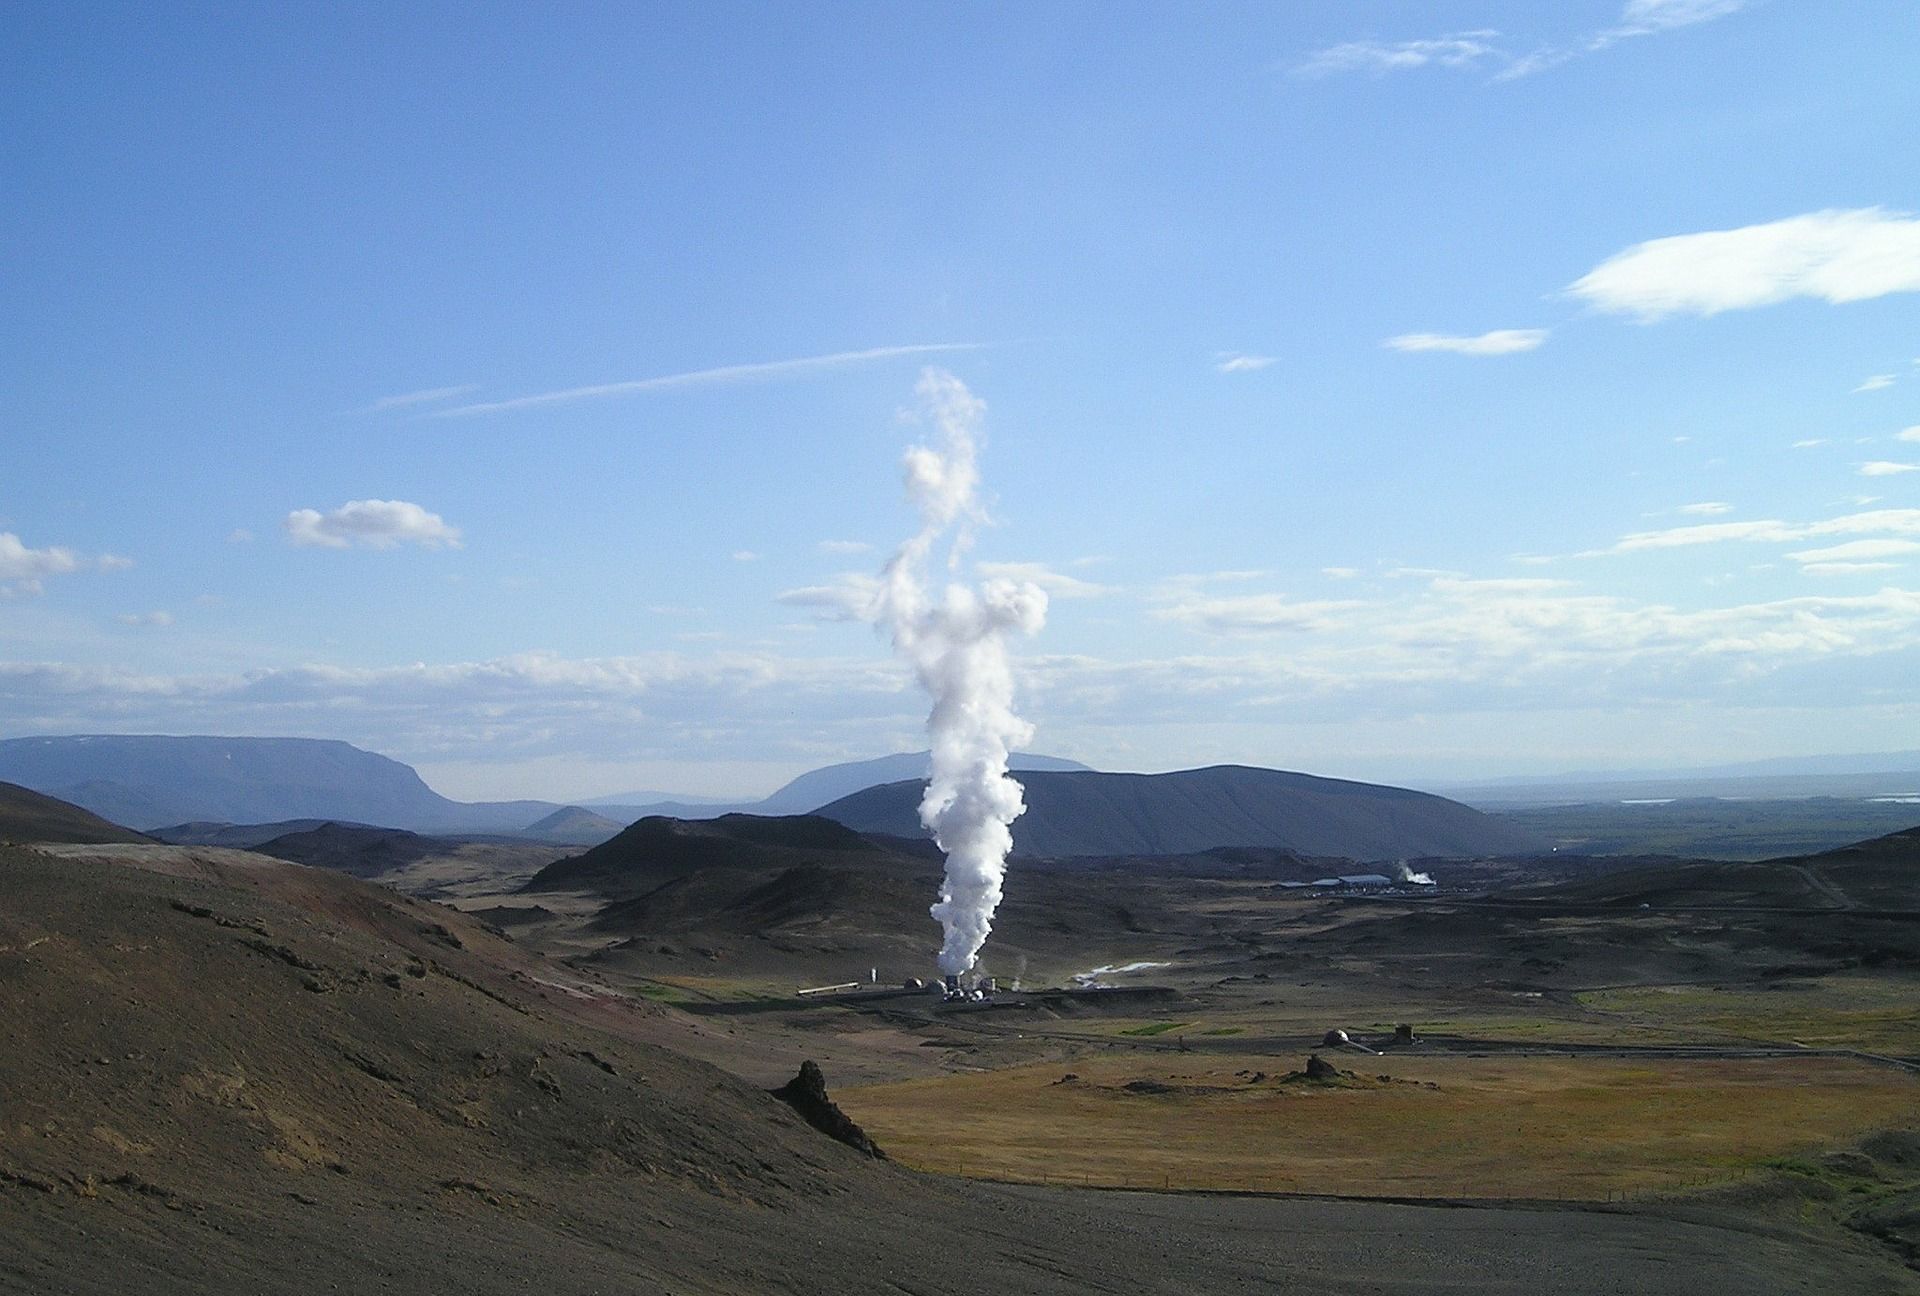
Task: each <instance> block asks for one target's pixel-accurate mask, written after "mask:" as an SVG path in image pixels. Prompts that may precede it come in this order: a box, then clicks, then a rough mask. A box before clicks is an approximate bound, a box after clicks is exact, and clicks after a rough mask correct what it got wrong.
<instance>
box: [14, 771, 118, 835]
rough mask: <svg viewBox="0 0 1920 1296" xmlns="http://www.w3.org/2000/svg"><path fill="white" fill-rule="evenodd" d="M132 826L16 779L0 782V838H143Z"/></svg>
mask: <svg viewBox="0 0 1920 1296" xmlns="http://www.w3.org/2000/svg"><path fill="white" fill-rule="evenodd" d="M146 840H147V839H146V838H145V837H143V836H141V835H140V834H139V833H137V832H134V831H133V830H131V829H129V828H122V827H121V826H120V825H119V824H116V823H108V822H107V821H106V820H105V819H102V818H101V817H100V816H99V815H97V814H94V813H92V812H91V811H87V810H82V809H81V808H80V807H79V806H77V805H72V804H69V803H68V802H65V801H60V800H57V799H55V798H54V797H50V796H45V795H43V794H41V793H39V792H35V791H33V790H32V789H31V788H23V787H20V786H19V785H18V784H14V783H0V841H11V842H81V843H89V844H91V843H97V842H140V841H146Z"/></svg>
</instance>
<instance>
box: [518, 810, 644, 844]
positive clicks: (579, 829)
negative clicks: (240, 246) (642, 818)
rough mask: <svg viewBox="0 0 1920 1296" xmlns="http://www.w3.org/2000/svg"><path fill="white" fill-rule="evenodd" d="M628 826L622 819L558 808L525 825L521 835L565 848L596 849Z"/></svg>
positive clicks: (586, 811)
mask: <svg viewBox="0 0 1920 1296" xmlns="http://www.w3.org/2000/svg"><path fill="white" fill-rule="evenodd" d="M627 823H628V821H627V820H625V819H609V818H608V817H607V816H605V815H603V814H595V813H594V812H593V811H591V810H588V809H585V808H584V807H581V806H561V807H560V808H559V809H558V810H555V811H554V812H553V813H552V814H550V815H548V816H547V817H546V818H544V819H539V820H535V821H534V822H533V823H530V824H528V825H527V826H526V827H525V828H524V829H522V830H521V832H520V835H521V836H522V837H534V838H538V839H539V840H540V841H547V842H556V843H559V844H560V845H564V846H597V845H598V844H600V843H601V842H603V841H606V840H607V839H608V838H610V837H612V836H614V835H615V834H616V833H618V832H619V831H620V830H621V829H622V828H625V827H626V826H627Z"/></svg>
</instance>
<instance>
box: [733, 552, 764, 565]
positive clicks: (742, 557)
mask: <svg viewBox="0 0 1920 1296" xmlns="http://www.w3.org/2000/svg"><path fill="white" fill-rule="evenodd" d="M732 558H733V560H734V561H735V562H739V563H749V562H759V561H760V555H759V554H757V553H755V552H754V551H753V550H751V549H735V550H734V551H733V554H732Z"/></svg>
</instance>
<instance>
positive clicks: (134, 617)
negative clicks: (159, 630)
mask: <svg viewBox="0 0 1920 1296" xmlns="http://www.w3.org/2000/svg"><path fill="white" fill-rule="evenodd" d="M114 620H115V621H118V622H119V623H120V624H121V625H127V626H170V625H172V624H173V613H171V612H161V611H156V612H122V613H120V615H118V616H116V617H114Z"/></svg>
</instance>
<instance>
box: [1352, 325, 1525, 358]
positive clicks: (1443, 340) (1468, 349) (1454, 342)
mask: <svg viewBox="0 0 1920 1296" xmlns="http://www.w3.org/2000/svg"><path fill="white" fill-rule="evenodd" d="M1549 331H1550V330H1547V329H1543V328H1542V329H1494V330H1493V331H1492V332H1491V333H1479V334H1474V335H1472V336H1461V335H1458V334H1453V333H1402V334H1401V335H1400V336H1398V337H1390V338H1388V339H1387V340H1386V341H1385V342H1382V343H1381V344H1380V345H1381V346H1384V347H1388V348H1390V349H1392V350H1395V351H1449V352H1452V353H1453V354H1455V355H1468V356H1497V355H1512V354H1514V353H1515V352H1518V351H1531V350H1533V349H1534V348H1536V347H1538V346H1539V345H1540V344H1541V343H1542V342H1545V341H1546V340H1547V334H1548V332H1549Z"/></svg>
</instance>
